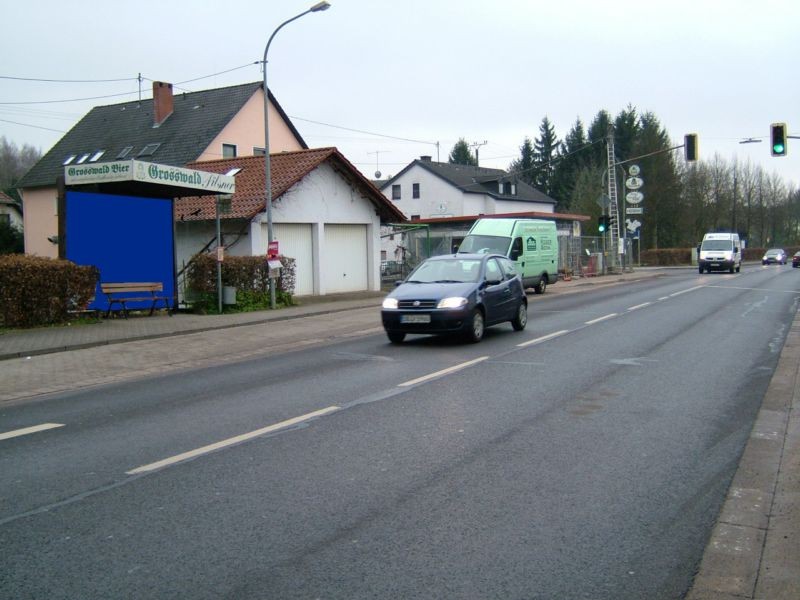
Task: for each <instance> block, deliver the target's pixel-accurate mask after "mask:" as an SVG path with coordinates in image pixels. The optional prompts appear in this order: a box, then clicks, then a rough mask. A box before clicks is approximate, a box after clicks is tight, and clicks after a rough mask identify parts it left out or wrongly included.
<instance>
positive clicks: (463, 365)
mask: <svg viewBox="0 0 800 600" xmlns="http://www.w3.org/2000/svg"><path fill="white" fill-rule="evenodd" d="M488 358H489V357H488V356H481V357H479V358H476V359H473V360H468V361H467V362H463V363H461V364H458V365H454V366H452V367H448V368H447V369H442V370H441V371H436V372H435V373H430V374H429V375H424V376H422V377H418V378H416V379H412V380H410V381H406V382H403V383H400V384H398V386H397V387H408V386H411V385H416V384H418V383H422V382H423V381H429V380H431V379H436V378H437V377H441V376H442V375H448V374H449V373H453V372H455V371H460V370H461V369H466V368H467V367H471V366H472V365H476V364H478V363H479V362H483V361H484V360H486V359H488Z"/></svg>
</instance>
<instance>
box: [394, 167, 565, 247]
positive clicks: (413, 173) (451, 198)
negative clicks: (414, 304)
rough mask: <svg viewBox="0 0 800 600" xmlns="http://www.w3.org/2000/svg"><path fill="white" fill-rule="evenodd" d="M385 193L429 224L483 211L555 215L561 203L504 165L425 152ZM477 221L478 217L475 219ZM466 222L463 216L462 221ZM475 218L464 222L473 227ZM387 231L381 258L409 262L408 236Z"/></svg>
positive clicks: (412, 218)
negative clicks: (457, 161)
mask: <svg viewBox="0 0 800 600" xmlns="http://www.w3.org/2000/svg"><path fill="white" fill-rule="evenodd" d="M380 185H381V191H382V192H383V194H384V195H385V196H386V197H387V198H388V199H389V200H391V201H392V203H393V204H394V205H395V206H396V207H397V208H398V209H399V210H401V211H402V212H403V214H404V215H405V216H406V217H407V218H408V219H409V220H410V221H411V222H412V223H411V224H412V225H413V223H415V222H421V223H425V222H427V221H428V220H431V219H433V220H435V221H440V220H442V219H453V218H459V217H467V216H474V218H475V219H477V218H478V217H479V216H481V215H498V214H504V215H505V214H508V215H511V214H515V213H525V214H526V215H528V214H530V213H544V214H553V213H554V209H555V205H556V201H555V200H553V199H552V198H550V197H549V196H547V195H545V194H543V193H542V192H540V191H539V190H537V189H536V188H534V187H532V186H530V185H528V184H527V183H525V182H524V181H522V180H521V179H519V178H518V177H517V176H516V175H514V174H510V173H507V172H506V171H503V170H501V169H487V168H484V167H474V166H471V165H456V164H450V163H442V162H434V161H433V160H431V157H430V156H422V157H420V158H419V159H418V160H415V161H413V162H412V163H411V164H409V165H408V166H407V167H405V168H404V169H403V170H402V171H400V173H398V174H397V175H395V176H394V177H392V178H391V179H389V180H387V181H384V182H381V184H380ZM473 220H474V219H473ZM460 221H461V220H460ZM470 224H471V222H470V221H469V220H466V221H463V224H462V227H463V226H466V228H467V229H468V228H469V225H470ZM404 237H405V236H403V235H402V234H399V233H396V232H395V231H393V230H392V229H391V228H386V229H385V230H384V237H383V243H382V245H381V258H382V259H383V260H387V261H403V260H404V258H406V254H405V252H406V250H407V249H408V245H407V244H406V241H407V240H404Z"/></svg>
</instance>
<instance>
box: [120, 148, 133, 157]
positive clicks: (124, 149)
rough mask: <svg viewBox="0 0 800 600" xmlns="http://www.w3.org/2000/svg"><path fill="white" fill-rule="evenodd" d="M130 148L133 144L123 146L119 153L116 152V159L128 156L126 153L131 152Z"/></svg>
mask: <svg viewBox="0 0 800 600" xmlns="http://www.w3.org/2000/svg"><path fill="white" fill-rule="evenodd" d="M131 150H133V146H125V147H124V148H123V149H122V150H120V151H119V154H117V158H118V159H119V158H125V157H126V156H128V154H130V153H131Z"/></svg>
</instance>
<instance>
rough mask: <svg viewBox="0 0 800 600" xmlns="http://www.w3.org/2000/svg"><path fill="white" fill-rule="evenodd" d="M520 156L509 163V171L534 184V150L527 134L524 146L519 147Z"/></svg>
mask: <svg viewBox="0 0 800 600" xmlns="http://www.w3.org/2000/svg"><path fill="white" fill-rule="evenodd" d="M519 152H520V157H519V158H518V159H517V160H515V161H513V162H512V163H511V164H510V165H508V171H509V173H512V174H514V175H516V176H517V177H518V178H519V179H521V180H522V181H524V182H525V183H527V184H530V185H533V177H534V164H533V158H534V152H533V142H531V138H529V137H528V136H525V140H524V141H523V142H522V146H520V147H519Z"/></svg>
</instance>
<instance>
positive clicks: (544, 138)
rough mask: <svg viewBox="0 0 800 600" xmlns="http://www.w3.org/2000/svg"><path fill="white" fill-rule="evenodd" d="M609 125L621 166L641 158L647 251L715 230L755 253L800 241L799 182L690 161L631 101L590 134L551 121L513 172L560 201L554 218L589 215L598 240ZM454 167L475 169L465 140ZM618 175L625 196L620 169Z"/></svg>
mask: <svg viewBox="0 0 800 600" xmlns="http://www.w3.org/2000/svg"><path fill="white" fill-rule="evenodd" d="M610 126H611V127H613V132H614V149H615V154H616V161H617V162H622V161H628V160H630V159H634V158H635V159H636V164H637V165H639V167H640V168H641V175H640V176H641V177H642V178H643V180H644V187H643V188H642V189H641V191H642V192H643V193H644V202H643V203H642V204H641V205H640V206H643V207H644V214H643V215H641V216H637V217H636V218H637V219H638V220H639V221H641V222H642V227H641V229H640V234H641V247H642V248H643V249H658V248H685V247H694V246H695V245H696V244H697V242H698V241H699V240H700V239H702V236H703V234H704V233H706V232H708V231H736V232H738V233H739V235H740V236H742V237H743V238H744V239H745V240H747V244H748V246H750V247H768V246H782V245H785V246H792V245H798V244H800V190H798V189H797V188H795V187H794V185H792V184H787V183H786V182H784V181H783V179H782V178H781V177H780V176H778V175H777V174H774V173H772V174H770V173H767V172H766V170H765V169H764V168H763V167H761V166H758V165H753V164H752V163H751V162H750V161H749V160H748V161H746V162H739V161H737V160H733V161H730V160H726V159H724V158H722V157H720V156H719V155H718V154H715V155H714V156H712V157H711V158H709V159H706V160H699V161H696V162H691V163H687V162H685V161H684V160H683V151H682V149H675V148H676V146H679V145H681V144H682V143H683V140H682V139H681V141H680V142H677V143H676V142H674V141H673V140H671V139H670V137H669V134H668V133H667V131H666V130H665V129H664V127H663V126H662V125H661V123H660V121H659V119H658V117H656V115H655V114H653V113H652V112H645V113H642V114H639V113H638V112H637V110H636V109H635V108H634V107H632V106H630V105H629V106H628V107H627V108H626V109H624V110H622V111H621V112H620V113H619V114H618V115H617V116H616V117H612V116H611V114H610V113H608V112H607V111H605V110H601V111H600V112H598V113H597V115H596V116H595V117H594V119H593V120H592V122H591V123H590V124H589V126H588V128H587V127H585V126H584V124H583V121H581V119H580V118H578V119H577V120H576V121H575V123H574V124H573V125H572V127H571V128H570V130H569V131H568V132H567V134H566V136H565V137H564V139H563V140H561V139H559V138H558V136H557V135H556V131H555V127H554V125H553V123H552V122H551V121H550V120H549V119H548V117H546V116H545V117H544V118H543V119H542V121H541V124H540V126H539V132H538V135H537V136H536V137H535V138H534V139H533V140H531V138H530V137H528V136H526V137H525V138H524V140H523V142H522V145H521V146H520V156H519V158H516V159H514V160H513V161H512V162H511V164H510V165H509V166H508V171H509V173H511V174H514V175H516V176H517V177H519V178H520V179H522V180H523V181H525V182H526V183H529V184H530V185H533V186H534V187H536V188H537V189H539V190H540V191H542V192H543V193H545V194H547V195H548V196H550V197H551V198H553V199H554V200H556V202H557V204H556V212H560V213H578V214H584V215H589V216H591V217H592V219H593V221H592V222H591V224H588V225H587V226H585V227H584V235H593V234H594V232H595V231H596V229H594V224H596V222H597V217H598V216H600V214H601V210H600V207H599V205H598V204H597V199H598V198H599V197H600V196H601V195H603V194H606V193H607V190H608V185H607V179H606V178H607V177H608V174H607V166H608V156H607V152H608V145H607V143H606V140H607V134H608V131H609V127H610ZM639 157H641V158H639ZM450 162H457V163H459V164H476V163H475V160H474V157H473V156H472V154H471V152H470V151H469V147H468V146H467V144H466V142H465V141H464V140H463V139H462V140H459V142H458V143H457V144H456V146H455V147H454V148H453V152H451V154H450ZM630 164H631V163H626V164H625V165H624V166H626V167H627V166H629V165H630ZM616 175H617V182H618V186H619V188H618V189H619V193H620V196H621V195H622V193H623V180H622V175H623V174H622V167H621V166H620V167H617V174H616ZM620 200H621V198H620ZM620 217H622V215H620ZM623 222H624V219H623Z"/></svg>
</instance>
